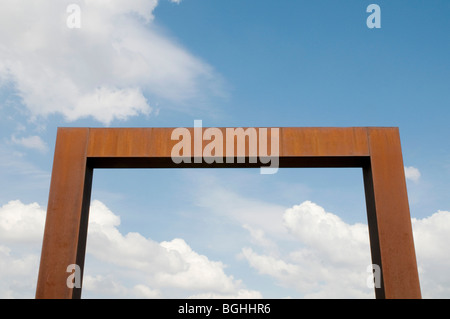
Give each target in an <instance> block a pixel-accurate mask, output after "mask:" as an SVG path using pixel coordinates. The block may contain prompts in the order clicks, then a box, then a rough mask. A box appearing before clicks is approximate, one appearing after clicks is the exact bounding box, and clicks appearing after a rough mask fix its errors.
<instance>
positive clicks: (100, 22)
mask: <svg viewBox="0 0 450 319" xmlns="http://www.w3.org/2000/svg"><path fill="white" fill-rule="evenodd" d="M172 2H176V3H179V2H180V1H174V0H172ZM71 3H72V1H60V0H43V1H39V2H29V1H26V0H5V1H3V2H2V10H1V11H0V78H1V79H2V83H8V81H9V82H12V83H13V84H14V87H15V89H16V91H17V93H18V95H19V96H20V98H21V100H22V102H23V104H24V105H25V106H26V108H27V109H28V111H29V113H30V114H31V116H32V117H36V116H46V115H49V114H55V113H58V114H62V115H63V116H64V117H65V118H66V119H67V120H68V121H73V120H76V119H79V118H84V117H93V118H94V119H96V120H97V121H99V122H102V123H104V124H109V123H111V122H112V121H113V120H115V119H119V120H124V119H127V118H129V117H131V116H136V115H140V114H142V115H148V114H150V113H151V112H152V109H153V108H152V104H155V103H159V102H161V101H168V102H172V103H174V102H175V103H179V104H182V103H184V102H186V101H188V100H190V99H193V98H197V97H199V96H202V94H203V93H202V92H203V91H208V89H210V92H211V90H214V87H216V88H217V87H218V86H215V84H213V83H216V84H217V81H215V80H216V77H215V75H214V71H213V70H212V68H211V67H210V66H209V65H207V64H206V63H204V62H202V61H201V60H200V59H198V58H196V57H195V56H193V55H192V54H190V53H189V52H187V50H185V49H184V48H183V47H182V46H181V45H179V44H177V43H176V42H175V41H174V40H172V39H170V38H169V37H168V36H167V35H166V34H165V33H164V32H162V31H161V29H160V28H158V27H157V26H156V25H155V23H154V21H153V11H154V9H155V8H156V6H157V4H158V1H156V0H136V1H117V0H116V1H91V0H83V1H78V2H77V3H78V4H79V8H80V21H81V24H80V28H69V27H68V26H67V19H68V18H69V16H70V14H71V13H70V12H69V13H68V12H66V9H67V7H68V5H69V4H71ZM216 92H217V91H216Z"/></svg>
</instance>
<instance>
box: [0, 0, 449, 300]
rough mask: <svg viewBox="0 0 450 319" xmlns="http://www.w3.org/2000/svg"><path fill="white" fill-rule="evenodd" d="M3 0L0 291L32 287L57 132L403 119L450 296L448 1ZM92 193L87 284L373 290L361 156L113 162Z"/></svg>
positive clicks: (160, 292)
mask: <svg viewBox="0 0 450 319" xmlns="http://www.w3.org/2000/svg"><path fill="white" fill-rule="evenodd" d="M0 2H1V5H2V12H1V13H0V135H1V139H0V185H1V189H2V191H1V192H0V267H1V268H0V297H2V298H32V297H33V296H34V290H35V285H36V280H37V277H36V275H37V267H38V264H39V254H40V245H41V243H42V232H43V223H44V220H45V210H46V206H47V198H48V190H49V184H50V177H51V168H52V161H53V150H54V143H55V138H56V128H57V127H59V126H82V127H86V126H87V127H192V126H193V125H194V120H202V121H203V126H205V127H206V126H209V127H224V126H225V127H240V126H245V127H266V126H268V127H285V126H287V127H288V126H336V127H347V126H396V127H399V129H400V134H401V139H402V148H403V156H404V164H405V167H406V177H407V185H408V192H409V201H410V208H411V216H412V218H413V228H414V236H415V243H416V251H417V259H418V264H419V273H420V279H421V285H422V294H423V296H424V297H427V298H434V297H440V298H448V297H450V289H449V288H448V287H450V276H449V275H448V271H446V269H448V267H449V266H450V259H449V257H448V256H450V251H449V248H448V246H447V243H448V242H449V241H450V237H449V234H450V200H449V196H448V190H449V188H450V187H449V186H450V182H449V177H450V148H449V143H448V138H449V136H450V129H449V125H448V120H449V118H450V111H449V107H450V76H449V74H450V62H449V57H450V39H449V36H448V34H450V22H449V19H448V17H449V15H450V3H449V2H448V1H444V0H442V1H440V0H433V1H431V2H424V1H400V0H399V1H381V0H379V1H360V0H358V1H356V0H346V1H339V2H338V1H331V0H321V1H287V0H286V1H277V2H275V1H265V0H260V1H254V0H246V1H237V0H227V1H206V0H181V1H173V0H160V1H156V0H139V1H133V2H130V3H129V1H127V2H124V1H118V0H116V1H87V0H84V1H81V0H80V1H74V0H72V1H56V0H45V1H41V2H40V3H33V4H30V3H29V2H27V1H25V0H21V1H17V0H16V1H12V0H11V1H9V0H0ZM372 3H376V4H378V5H379V7H380V9H381V28H379V29H370V28H368V27H367V24H366V20H367V18H368V17H369V15H370V13H367V12H366V9H367V7H368V6H369V5H370V4H372ZM70 4H77V5H78V6H79V8H80V12H79V13H80V15H79V17H80V19H81V20H80V21H81V25H80V28H69V27H68V25H67V19H68V18H70V16H71V12H67V11H66V9H67V7H68V5H70ZM92 200H93V202H92V209H91V224H90V226H89V232H90V233H89V236H88V248H87V257H86V258H87V259H86V272H85V281H84V283H85V286H84V291H83V297H86V298H122V297H130V298H140V297H150V298H171V297H177V298H178V297H181V298H186V297H254V298H259V297H263V298H286V297H291V298H320V297H323V298H332V297H344V298H373V297H374V293H373V290H371V289H370V288H368V287H367V284H366V280H367V276H368V272H367V270H366V269H367V266H368V265H370V263H371V261H370V255H369V249H368V247H369V246H368V234H367V220H366V215H365V214H366V213H365V202H364V192H363V183H362V174H361V171H360V170H359V169H298V170H292V169H285V170H280V171H279V172H278V173H277V174H274V175H260V174H259V170H250V169H230V170H191V169H189V170H170V171H168V170H119V171H117V170H98V171H96V172H95V175H94V184H93V193H92ZM349 256H350V257H349ZM344 257H346V258H344Z"/></svg>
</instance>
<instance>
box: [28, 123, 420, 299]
mask: <svg viewBox="0 0 450 319" xmlns="http://www.w3.org/2000/svg"><path fill="white" fill-rule="evenodd" d="M194 129H195V128H190V129H189V131H190V132H192V134H191V136H192V138H193V136H194ZM173 130H174V129H173V128H59V129H58V134H57V140H56V146H55V157H54V163H53V172H52V179H51V186H50V194H49V201H48V207H47V219H46V224H45V232H44V240H43V246H42V255H41V261H40V268H39V278H38V283H37V289H36V298H80V297H81V288H76V287H73V288H70V287H69V285H67V277H68V275H69V274H68V273H67V267H68V265H73V264H76V265H78V266H79V267H80V269H81V277H82V274H83V267H84V257H85V249H86V239H87V227H88V215H89V205H90V195H91V184H92V176H93V171H94V169H95V168H184V167H199V168H213V167H223V168H226V167H259V166H261V164H260V163H249V161H245V163H242V162H241V163H236V162H234V163H233V164H229V163H227V162H225V161H223V163H212V164H207V163H205V162H201V163H198V161H191V163H184V162H181V163H179V164H176V163H175V162H174V161H173V158H172V154H171V151H172V148H173V147H174V145H175V144H176V143H177V141H174V140H172V138H171V134H172V132H173ZM202 130H205V128H202ZM220 130H222V131H223V132H225V128H221V129H220ZM278 132H279V136H278V138H279V167H280V168H283V167H291V168H292V167H360V168H362V171H363V178H364V187H365V195H366V205H367V217H368V226H369V236H370V247H371V254H372V262H373V264H376V265H378V266H379V267H380V269H381V285H380V286H379V288H375V296H376V298H421V292H420V285H419V277H418V271H417V263H416V256H415V250H414V241H413V234H412V227H411V219H410V212H409V204H408V196H407V190H406V182H405V174H404V167H403V159H402V151H401V145H400V136H399V131H398V129H397V128H385V127H382V128H377V127H352V128H296V127H294V128H279V130H278ZM203 143H205V142H204V141H203ZM205 144H206V143H205ZM191 145H192V147H194V146H193V145H194V141H192V143H191ZM234 150H235V154H234V155H233V156H236V154H237V149H236V148H235V149H234ZM191 154H194V152H192V153H191ZM222 154H225V152H223V153H222ZM240 154H241V153H240ZM248 154H249V150H248V148H246V149H245V156H246V157H248V156H249V155H248Z"/></svg>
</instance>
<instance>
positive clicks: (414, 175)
mask: <svg viewBox="0 0 450 319" xmlns="http://www.w3.org/2000/svg"><path fill="white" fill-rule="evenodd" d="M420 176H421V174H420V171H419V170H418V169H417V168H415V167H413V166H405V177H406V179H407V180H411V181H413V182H416V183H417V182H418V181H419V179H420Z"/></svg>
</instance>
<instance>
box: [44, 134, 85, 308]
mask: <svg viewBox="0 0 450 319" xmlns="http://www.w3.org/2000/svg"><path fill="white" fill-rule="evenodd" d="M88 141H89V128H59V129H58V134H57V138H56V145H55V157H54V160H53V171H52V179H51V185H50V195H49V200H48V206H47V218H46V221H45V231H44V240H43V244H42V253H41V262H40V266H39V277H38V282H37V288H36V298H64V299H72V298H80V297H81V287H80V288H77V287H76V286H75V287H73V288H72V287H71V285H70V284H69V285H68V284H67V279H68V277H69V276H70V275H71V272H68V270H67V269H68V266H69V265H72V267H76V268H75V271H77V270H80V271H81V273H80V274H77V275H78V279H79V280H80V282H82V278H83V268H84V255H85V250H86V239H87V228H88V216H89V202H90V196H91V186H92V173H93V169H92V168H91V167H89V166H88V164H87V156H86V152H87V146H88ZM74 265H77V266H74ZM72 269H73V268H72ZM76 277H77V276H75V278H76Z"/></svg>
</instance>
